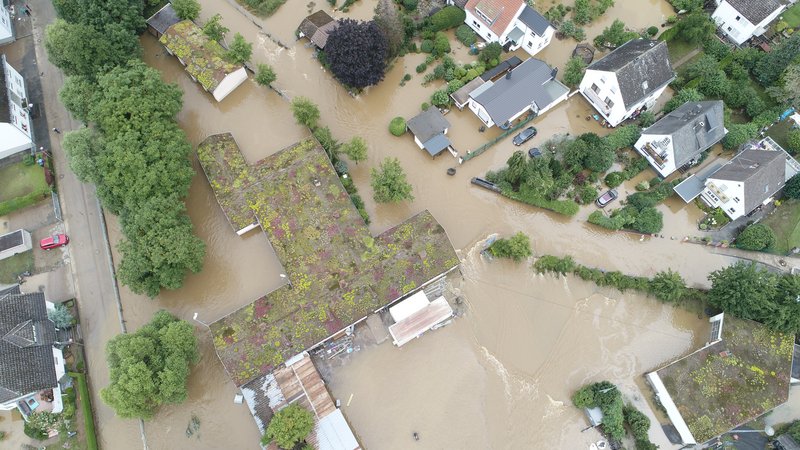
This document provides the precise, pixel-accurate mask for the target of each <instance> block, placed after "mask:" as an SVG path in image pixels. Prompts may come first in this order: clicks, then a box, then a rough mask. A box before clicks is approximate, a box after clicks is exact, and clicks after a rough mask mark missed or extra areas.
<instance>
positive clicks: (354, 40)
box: [325, 19, 389, 89]
mask: <svg viewBox="0 0 800 450" xmlns="http://www.w3.org/2000/svg"><path fill="white" fill-rule="evenodd" d="M388 47H389V45H388V43H387V42H386V36H385V35H384V34H383V32H382V31H381V29H380V28H379V27H378V26H377V25H376V24H375V22H371V21H370V22H358V21H355V20H353V19H343V20H340V21H339V26H338V27H337V28H336V29H335V30H334V31H333V32H332V33H331V35H330V36H329V37H328V42H327V43H326V44H325V59H326V60H327V61H328V64H329V65H330V68H331V71H333V74H334V75H336V78H338V79H339V81H341V82H342V83H344V84H345V85H347V86H350V87H354V88H357V89H361V88H364V87H367V86H372V85H373V84H378V82H380V81H381V80H383V74H384V71H385V70H386V56H387V50H388Z"/></svg>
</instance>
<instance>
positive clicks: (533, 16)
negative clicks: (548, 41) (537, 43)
mask: <svg viewBox="0 0 800 450" xmlns="http://www.w3.org/2000/svg"><path fill="white" fill-rule="evenodd" d="M518 20H519V21H520V22H522V23H524V24H525V25H527V26H528V28H530V29H531V30H533V31H534V32H535V33H536V34H538V35H539V36H543V35H544V32H545V31H547V27H549V26H551V25H550V22H548V21H547V19H545V18H544V16H542V15H541V14H539V12H538V11H536V10H535V9H533V8H531V7H530V6H529V5H525V8H524V9H523V10H522V14H520V15H519V18H518Z"/></svg>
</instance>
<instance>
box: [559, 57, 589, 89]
mask: <svg viewBox="0 0 800 450" xmlns="http://www.w3.org/2000/svg"><path fill="white" fill-rule="evenodd" d="M585 70H586V63H585V62H583V58H581V57H580V56H575V57H573V58H571V59H570V60H569V61H567V66H566V68H565V69H564V78H563V79H564V84H566V85H567V86H569V87H575V86H577V85H579V84H580V83H581V80H582V79H583V73H584V71H585Z"/></svg>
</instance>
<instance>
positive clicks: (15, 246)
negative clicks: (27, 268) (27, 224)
mask: <svg viewBox="0 0 800 450" xmlns="http://www.w3.org/2000/svg"><path fill="white" fill-rule="evenodd" d="M32 249H33V242H32V241H31V234H30V233H29V232H28V230H23V229H22V228H20V229H19V230H16V231H12V232H10V233H6V234H2V235H0V260H3V259H6V258H11V257H12V256H14V255H18V254H20V253H24V252H27V251H30V250H32Z"/></svg>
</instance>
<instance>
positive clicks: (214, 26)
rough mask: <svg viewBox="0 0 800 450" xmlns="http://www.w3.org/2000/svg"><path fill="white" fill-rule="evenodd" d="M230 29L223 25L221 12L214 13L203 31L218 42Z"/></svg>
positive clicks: (204, 25)
mask: <svg viewBox="0 0 800 450" xmlns="http://www.w3.org/2000/svg"><path fill="white" fill-rule="evenodd" d="M228 31H230V30H229V29H228V28H227V27H225V25H222V16H221V15H219V14H214V15H213V16H211V18H209V19H208V20H207V21H206V23H205V24H203V33H205V35H206V36H208V37H209V38H210V39H213V40H215V41H217V42H219V41H222V39H223V38H224V37H225V34H226V33H227V32H228Z"/></svg>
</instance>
